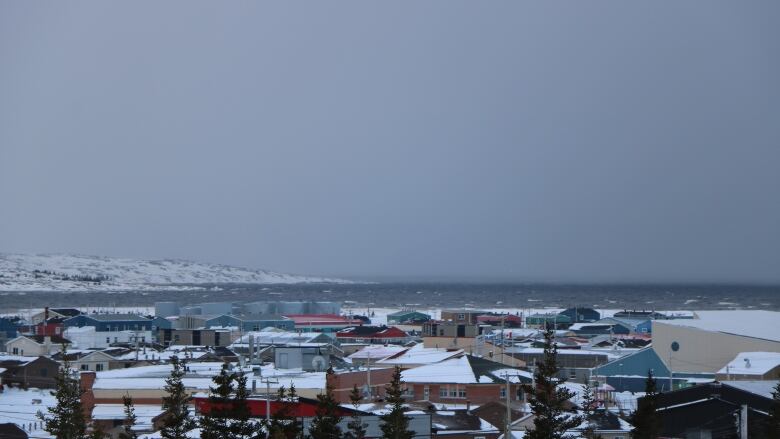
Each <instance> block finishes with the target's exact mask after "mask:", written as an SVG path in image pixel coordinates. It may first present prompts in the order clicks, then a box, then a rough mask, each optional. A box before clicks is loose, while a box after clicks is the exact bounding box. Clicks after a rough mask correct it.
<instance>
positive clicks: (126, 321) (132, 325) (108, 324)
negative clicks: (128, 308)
mask: <svg viewBox="0 0 780 439" xmlns="http://www.w3.org/2000/svg"><path fill="white" fill-rule="evenodd" d="M63 325H64V326H65V327H66V328H71V327H77V328H81V327H84V326H94V327H95V331H98V332H101V331H151V330H152V319H150V318H147V317H144V316H140V315H138V314H82V315H78V316H76V317H71V318H69V319H66V320H65V321H64V322H63Z"/></svg>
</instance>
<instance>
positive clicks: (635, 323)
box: [597, 317, 653, 334]
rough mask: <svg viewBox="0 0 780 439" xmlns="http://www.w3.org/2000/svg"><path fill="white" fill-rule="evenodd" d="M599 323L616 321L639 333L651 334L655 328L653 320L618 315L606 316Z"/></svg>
mask: <svg viewBox="0 0 780 439" xmlns="http://www.w3.org/2000/svg"><path fill="white" fill-rule="evenodd" d="M597 323H614V324H619V325H623V326H625V327H626V328H629V329H630V331H631V332H635V333H638V334H650V333H651V332H652V328H653V321H652V320H650V319H627V318H617V317H605V318H603V319H601V320H599V321H598V322H597Z"/></svg>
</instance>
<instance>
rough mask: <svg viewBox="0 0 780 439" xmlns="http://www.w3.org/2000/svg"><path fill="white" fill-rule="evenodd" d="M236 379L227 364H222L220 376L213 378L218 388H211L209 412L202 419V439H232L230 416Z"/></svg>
mask: <svg viewBox="0 0 780 439" xmlns="http://www.w3.org/2000/svg"><path fill="white" fill-rule="evenodd" d="M234 379H235V375H234V374H233V373H231V372H230V371H229V370H228V364H227V363H224V364H222V369H221V370H220V372H219V375H215V376H214V378H212V381H213V382H214V384H215V385H216V387H210V388H209V399H208V401H209V411H208V413H205V414H203V416H201V418H200V428H201V432H200V435H201V438H203V439H232V431H231V429H230V425H231V421H230V415H231V405H232V404H231V403H232V400H231V398H232V396H233V381H234Z"/></svg>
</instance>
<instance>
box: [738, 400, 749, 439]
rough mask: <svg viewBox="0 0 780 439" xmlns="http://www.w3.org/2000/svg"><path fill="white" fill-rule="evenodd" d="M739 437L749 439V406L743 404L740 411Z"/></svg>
mask: <svg viewBox="0 0 780 439" xmlns="http://www.w3.org/2000/svg"><path fill="white" fill-rule="evenodd" d="M739 439H748V406H747V404H743V405H742V410H741V411H740V412H739Z"/></svg>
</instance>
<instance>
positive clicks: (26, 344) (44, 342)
mask: <svg viewBox="0 0 780 439" xmlns="http://www.w3.org/2000/svg"><path fill="white" fill-rule="evenodd" d="M69 344H70V341H69V340H66V339H64V338H62V337H59V336H56V335H55V336H52V337H50V336H48V335H45V336H44V335H20V336H19V337H16V338H15V339H13V340H9V341H7V342H6V343H5V347H6V350H7V351H8V353H9V354H13V355H21V356H27V357H48V356H49V355H52V354H55V353H57V352H60V351H61V350H62V347H63V345H69Z"/></svg>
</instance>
